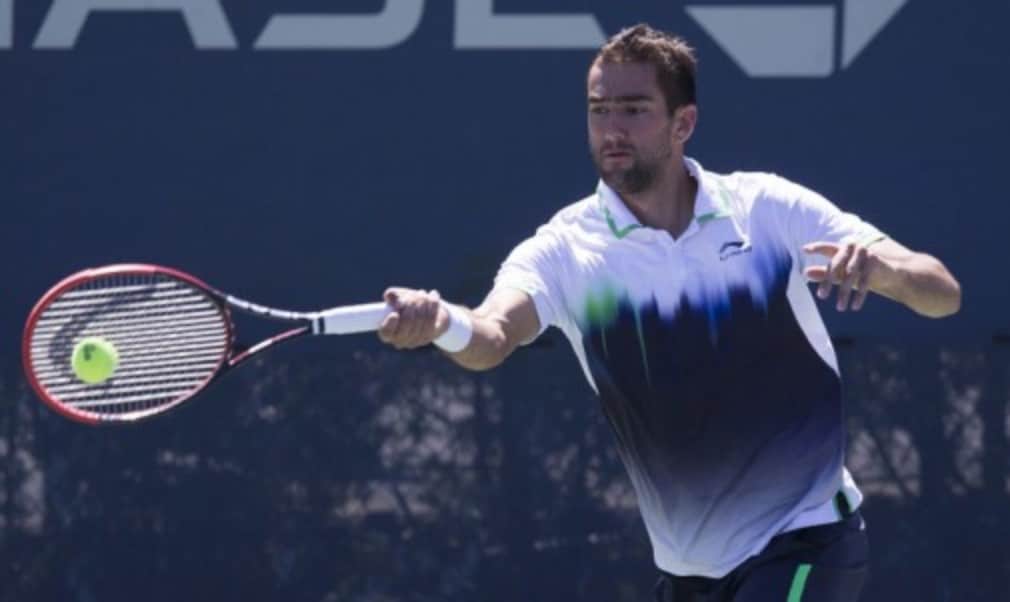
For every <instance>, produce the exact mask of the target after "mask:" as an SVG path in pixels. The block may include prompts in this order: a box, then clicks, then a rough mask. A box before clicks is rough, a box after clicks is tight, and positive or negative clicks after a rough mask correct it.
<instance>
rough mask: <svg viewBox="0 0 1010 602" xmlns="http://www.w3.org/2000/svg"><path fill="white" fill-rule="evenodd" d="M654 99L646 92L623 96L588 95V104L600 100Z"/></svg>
mask: <svg viewBox="0 0 1010 602" xmlns="http://www.w3.org/2000/svg"><path fill="white" fill-rule="evenodd" d="M654 100H655V99H654V98H653V97H651V96H649V95H648V94H625V95H624V96H592V95H591V96H590V97H589V104H599V103H601V102H653V101H654Z"/></svg>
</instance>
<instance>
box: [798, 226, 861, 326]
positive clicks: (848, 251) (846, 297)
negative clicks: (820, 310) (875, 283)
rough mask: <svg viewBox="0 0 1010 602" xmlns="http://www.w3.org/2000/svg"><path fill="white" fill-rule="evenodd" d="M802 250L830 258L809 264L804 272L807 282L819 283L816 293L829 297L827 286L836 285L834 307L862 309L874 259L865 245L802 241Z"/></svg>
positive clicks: (820, 296) (821, 296)
mask: <svg viewBox="0 0 1010 602" xmlns="http://www.w3.org/2000/svg"><path fill="white" fill-rule="evenodd" d="M803 251H804V252H805V253H809V254H811V255H822V256H824V257H827V258H828V259H830V260H831V261H830V262H829V263H828V265H826V266H811V267H808V268H807V269H806V270H804V274H805V275H806V277H807V279H809V280H810V281H811V282H817V283H819V284H818V286H817V296H818V297H819V298H821V299H827V298H829V297H831V288H832V287H833V286H837V287H838V298H837V302H836V304H835V307H836V308H837V309H838V311H845V310H847V309H849V308H850V307H851V309H852V310H853V311H859V310H860V309H862V307H863V304H864V303H865V302H866V296H867V295H868V294H869V292H870V282H871V280H870V278H871V277H872V275H873V270H874V267H875V265H876V262H875V261H874V260H873V257H872V255H871V253H870V251H869V249H868V248H867V247H866V246H865V245H860V244H857V243H851V242H850V243H844V244H839V243H832V242H813V243H810V244H807V245H804V247H803Z"/></svg>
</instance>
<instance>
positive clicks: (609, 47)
mask: <svg viewBox="0 0 1010 602" xmlns="http://www.w3.org/2000/svg"><path fill="white" fill-rule="evenodd" d="M596 63H647V64H649V65H655V67H656V79H657V81H658V83H659V89H660V90H662V91H663V96H664V97H666V107H667V110H668V111H669V112H670V114H671V115H672V114H673V112H674V111H675V110H676V109H677V107H681V106H683V105H688V104H697V96H696V92H695V86H694V77H695V72H696V71H697V69H698V61H697V59H695V57H694V49H693V48H691V47H690V46H689V45H688V43H687V42H686V41H685V40H684V39H683V38H681V37H679V36H675V35H672V34H669V33H666V32H663V31H659V30H658V29H653V28H652V27H650V26H649V25H647V24H645V23H639V24H638V25H634V26H632V27H627V28H625V29H622V30H621V31H619V32H618V33H616V34H615V35H614V36H613V37H611V38H610V39H609V40H607V42H606V43H605V44H604V45H603V47H602V48H600V51H599V52H598V53H597V54H596V58H595V59H593V64H596Z"/></svg>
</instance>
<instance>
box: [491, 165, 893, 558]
mask: <svg viewBox="0 0 1010 602" xmlns="http://www.w3.org/2000/svg"><path fill="white" fill-rule="evenodd" d="M685 164H686V166H687V169H688V170H689V172H690V173H691V174H692V175H693V177H694V178H695V179H696V180H697V181H698V184H699V185H698V194H697V197H696V200H695V217H694V220H693V221H692V222H691V224H690V226H689V227H688V228H687V230H686V231H685V232H684V233H683V235H682V236H681V237H680V238H679V239H677V240H674V239H673V237H671V236H670V235H669V233H667V232H665V231H662V230H655V229H652V228H649V227H646V226H642V225H640V224H639V223H638V222H637V220H636V219H635V217H634V216H633V215H632V213H631V212H630V211H629V210H628V208H627V206H626V205H625V204H624V202H623V201H622V200H621V198H620V197H619V196H618V195H617V194H616V193H615V192H614V191H613V190H611V189H610V188H609V187H607V186H606V185H605V184H603V183H602V182H601V183H600V184H599V186H598V187H597V191H596V194H593V195H592V196H589V197H587V198H584V199H582V200H581V201H579V202H577V203H574V204H572V205H569V206H568V207H565V208H564V209H562V210H561V211H559V212H558V213H557V214H556V215H555V216H554V217H553V218H552V219H551V220H550V221H549V222H548V223H547V224H545V225H543V226H541V227H540V228H539V229H538V230H537V232H536V234H535V235H534V236H533V237H531V238H529V239H527V240H525V241H524V242H522V243H521V244H520V245H519V246H517V247H516V248H515V249H514V250H513V251H512V253H511V254H510V255H509V257H508V258H507V259H506V260H505V262H504V263H503V264H502V266H501V269H500V271H499V273H498V276H497V278H496V279H495V286H496V287H510V288H516V289H519V290H521V291H524V292H525V293H527V294H528V295H529V296H530V297H531V298H532V299H533V302H534V304H535V305H536V310H537V315H538V317H539V319H540V326H541V332H542V331H543V329H546V328H547V327H548V326H556V327H558V328H560V329H561V330H562V331H563V332H564V333H565V335H566V336H567V338H568V340H569V341H570V342H571V345H572V348H573V349H574V350H575V354H576V355H577V356H578V359H579V362H580V363H581V365H582V369H583V371H584V372H585V375H586V378H587V379H588V380H589V384H590V385H591V386H592V387H593V389H594V390H595V391H596V392H597V393H598V394H599V396H600V401H601V405H602V407H603V410H604V413H605V414H606V416H607V419H608V421H609V422H610V425H611V427H612V428H613V432H614V434H615V436H616V440H617V445H618V449H619V451H620V455H621V458H622V460H623V462H624V464H625V467H626V468H627V470H628V473H629V475H630V477H631V482H632V484H633V485H634V488H635V492H636V494H637V497H638V505H639V508H640V510H641V512H642V516H643V519H644V522H645V525H646V529H647V530H648V533H649V537H650V539H651V541H652V546H653V552H654V556H655V561H656V565H657V566H658V567H659V568H660V569H662V570H664V571H666V572H669V573H672V574H674V575H700V576H705V577H715V578H718V577H722V576H724V575H725V574H727V573H728V572H730V571H731V570H732V569H733V568H735V567H736V566H738V565H739V564H740V563H742V562H743V561H744V560H746V559H747V558H748V557H750V556H752V555H754V554H757V553H758V552H760V551H761V550H762V549H763V548H764V547H765V545H766V544H767V543H768V540H769V539H771V538H772V537H773V536H774V535H776V534H778V533H781V532H783V531H788V530H792V529H797V528H801V527H805V526H810V525H816V524H823V523H829V522H834V521H837V520H838V519H839V514H838V510H837V508H836V507H835V501H834V497H835V495H836V494H837V493H839V492H842V494H843V495H845V497H846V499H847V500H848V504H849V505H850V506H851V507H852V508H855V507H857V506H858V505H859V503H860V502H861V501H862V494H861V493H860V492H859V490H858V488H857V487H856V485H855V483H854V482H853V481H852V478H851V477H850V476H849V474H848V472H847V471H846V470H845V468H844V467H843V464H842V463H843V457H844V446H845V431H844V424H843V414H842V404H841V394H840V382H839V378H838V366H837V361H836V359H835V353H834V349H833V348H832V346H831V340H830V338H829V336H828V333H827V331H826V330H825V328H824V324H823V322H822V321H821V318H820V315H819V314H818V312H817V307H816V303H815V301H814V298H813V296H812V294H811V291H810V288H809V286H808V284H807V282H806V278H805V277H804V275H803V270H804V268H805V267H807V266H808V265H812V264H813V263H814V262H816V263H818V264H824V263H826V261H825V260H824V259H823V258H821V259H817V258H812V257H810V256H808V255H806V254H805V253H804V252H803V250H802V247H803V245H804V244H806V243H810V242H815V241H833V242H846V241H850V240H854V241H860V242H871V241H874V240H878V239H880V238H883V235H882V234H881V233H880V231H879V230H877V229H876V228H874V227H873V226H871V225H869V224H867V223H866V222H864V221H862V220H861V219H859V218H858V217H857V216H855V215H852V214H849V213H843V212H841V211H840V210H839V209H838V208H836V207H835V206H834V205H832V204H831V203H830V202H828V201H827V200H826V199H824V198H823V197H821V196H820V195H818V194H816V193H814V192H812V191H810V190H808V189H806V188H804V187H802V186H799V185H797V184H794V183H792V182H789V181H787V180H785V179H783V178H780V177H778V176H775V175H772V174H765V173H740V172H738V173H733V174H730V175H720V174H715V173H711V172H707V171H704V170H703V169H702V167H701V166H700V165H699V164H698V163H697V162H695V161H693V160H691V159H686V160H685Z"/></svg>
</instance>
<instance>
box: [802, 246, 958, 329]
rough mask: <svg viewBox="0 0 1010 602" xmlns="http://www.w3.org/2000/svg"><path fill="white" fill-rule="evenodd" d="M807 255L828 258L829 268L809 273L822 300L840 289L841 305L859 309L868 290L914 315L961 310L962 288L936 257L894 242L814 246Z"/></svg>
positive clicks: (941, 314)
mask: <svg viewBox="0 0 1010 602" xmlns="http://www.w3.org/2000/svg"><path fill="white" fill-rule="evenodd" d="M803 250H804V252H806V253H810V254H817V255H823V256H824V257H827V258H829V259H830V260H831V261H830V263H829V264H828V265H827V266H811V267H808V268H807V269H806V271H805V273H806V276H807V278H808V279H809V280H811V281H813V282H817V283H820V284H819V285H818V287H817V296H818V297H819V298H821V299H827V298H829V297H830V296H831V288H832V287H833V286H837V287H838V297H837V303H836V307H837V309H838V311H845V310H846V309H848V308H849V307H850V303H851V308H852V310H854V311H858V310H859V309H861V308H862V307H863V303H864V302H865V301H866V296H867V294H868V293H869V291H873V292H875V293H878V294H880V295H883V296H885V297H888V298H889V299H893V300H895V301H898V302H899V303H903V304H904V305H906V306H907V307H909V308H910V309H911V310H912V311H914V312H916V313H919V314H921V315H924V316H928V317H930V318H943V317H945V316H949V315H952V314H955V313H957V311H958V310H959V309H960V308H961V285H959V284H958V282H957V280H956V279H955V278H954V276H953V275H951V273H950V272H949V271H947V268H946V267H944V265H943V264H942V263H941V262H940V261H939V260H938V259H936V258H935V257H932V256H930V255H926V254H924V253H915V252H913V251H910V250H909V249H907V248H905V247H904V246H902V245H901V244H899V243H898V242H896V241H894V240H891V239H883V240H880V241H877V242H875V243H872V244H869V245H861V244H857V243H847V244H837V243H830V242H814V243H810V244H808V245H805V246H804V247H803Z"/></svg>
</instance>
